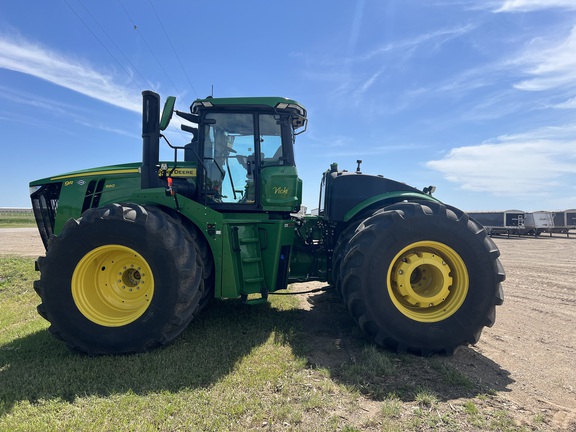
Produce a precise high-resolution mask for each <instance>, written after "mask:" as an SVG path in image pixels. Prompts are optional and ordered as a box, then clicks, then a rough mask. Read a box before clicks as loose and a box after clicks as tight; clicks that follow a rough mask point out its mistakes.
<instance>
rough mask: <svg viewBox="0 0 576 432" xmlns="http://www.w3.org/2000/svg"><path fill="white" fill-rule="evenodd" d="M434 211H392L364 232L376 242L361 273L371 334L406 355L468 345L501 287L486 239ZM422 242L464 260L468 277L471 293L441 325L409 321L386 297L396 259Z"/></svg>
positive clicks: (368, 224)
mask: <svg viewBox="0 0 576 432" xmlns="http://www.w3.org/2000/svg"><path fill="white" fill-rule="evenodd" d="M430 207H431V208H433V209H434V210H435V211H434V214H433V215H430V214H424V213H422V212H419V211H416V212H414V213H413V212H412V210H413V208H409V207H406V206H402V205H400V206H399V207H398V208H399V209H405V210H409V211H406V212H404V214H403V217H397V216H398V215H395V214H394V213H396V211H394V210H392V211H390V210H388V211H386V212H382V213H380V214H377V215H375V216H373V217H372V218H369V219H368V220H367V221H365V222H364V225H363V227H362V229H361V231H362V230H369V231H371V233H368V232H366V233H365V234H364V235H371V236H372V237H373V239H372V241H371V242H365V243H364V245H366V244H369V247H368V248H367V250H365V251H364V255H365V257H366V259H365V260H364V262H363V265H362V267H361V269H359V270H360V272H361V273H362V274H363V276H362V278H363V279H362V282H361V283H360V287H361V289H360V291H361V293H360V296H361V297H362V298H363V303H364V305H363V307H365V308H366V311H367V313H368V314H367V316H368V317H369V319H370V320H373V321H374V323H375V324H376V328H377V329H380V331H378V330H374V329H372V331H373V333H375V334H374V335H373V336H374V337H376V338H377V339H378V338H379V339H382V340H380V341H379V340H377V342H379V343H382V344H390V341H386V339H390V338H392V339H393V340H394V342H393V344H399V345H401V346H402V345H405V348H407V349H410V348H411V347H413V346H414V347H423V348H425V349H429V350H436V349H437V348H438V346H443V347H446V348H447V350H451V349H452V348H453V347H455V346H458V345H461V344H462V343H465V342H466V341H469V340H470V339H471V338H472V335H473V334H475V333H476V332H477V331H478V329H481V328H482V327H483V326H484V325H485V317H486V315H487V313H488V312H489V310H490V309H491V307H493V298H494V292H492V291H493V290H494V289H497V287H498V280H497V271H496V270H497V269H496V264H495V262H494V259H493V258H492V257H491V256H490V254H489V253H488V250H487V248H486V247H485V245H484V242H483V239H484V238H485V236H482V235H478V234H477V233H475V232H474V230H472V229H470V227H468V223H467V219H466V220H460V221H458V220H455V219H452V218H449V217H447V216H446V214H445V213H444V214H442V213H443V212H442V210H443V207H440V206H437V205H430ZM361 235H362V234H361ZM419 241H430V242H438V243H441V244H444V245H446V246H449V247H450V248H452V249H453V250H454V251H455V252H456V253H457V254H458V255H459V256H460V257H461V259H462V260H463V262H464V263H465V265H466V268H467V271H468V277H469V287H468V293H467V296H466V298H465V299H464V302H463V304H462V305H461V306H460V307H459V309H458V310H457V311H456V312H455V313H454V314H453V315H451V316H450V317H448V318H446V319H444V320H442V321H438V322H421V321H416V320H413V319H411V318H409V317H407V316H406V315H404V314H403V313H402V312H400V311H399V310H398V308H397V307H396V306H395V305H394V303H393V302H392V300H391V298H390V294H389V292H388V286H387V277H388V270H389V266H390V265H391V264H392V261H393V259H394V258H395V257H396V255H397V254H398V252H400V251H401V250H402V249H404V248H405V247H407V246H409V245H411V244H414V243H416V242H419ZM352 300H353V299H352ZM349 306H352V307H354V305H353V304H352V305H349ZM353 315H354V313H353ZM381 330H383V331H381ZM391 335H393V336H391Z"/></svg>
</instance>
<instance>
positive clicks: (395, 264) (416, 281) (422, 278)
mask: <svg viewBox="0 0 576 432" xmlns="http://www.w3.org/2000/svg"><path fill="white" fill-rule="evenodd" d="M387 281H388V282H387V288H388V295H389V296H390V299H391V301H392V303H393V304H394V306H395V307H396V308H397V309H398V310H399V311H400V312H401V313H403V314H404V315H406V316H407V317H409V318H410V319H413V320H415V321H420V322H437V321H441V320H444V319H446V318H448V317H450V316H451V315H453V314H454V313H455V312H456V311H457V310H458V309H459V308H460V306H462V303H464V300H465V299H466V296H467V294H468V284H469V280H468V270H467V269H466V264H465V263H464V261H463V260H462V258H461V257H460V255H459V254H458V253H457V252H456V251H454V250H453V249H452V248H451V247H449V246H448V245H446V244H443V243H440V242H434V241H420V242H415V243H412V244H410V245H408V246H406V247H405V248H403V249H402V250H401V251H400V252H398V254H396V256H395V257H394V259H393V260H392V262H391V264H390V266H389V267H388V274H387Z"/></svg>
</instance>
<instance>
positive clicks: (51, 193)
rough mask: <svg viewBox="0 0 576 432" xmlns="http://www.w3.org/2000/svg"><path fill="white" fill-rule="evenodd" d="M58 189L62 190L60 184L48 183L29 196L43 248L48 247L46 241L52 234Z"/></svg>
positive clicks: (58, 194) (58, 195)
mask: <svg viewBox="0 0 576 432" xmlns="http://www.w3.org/2000/svg"><path fill="white" fill-rule="evenodd" d="M60 189H62V183H50V184H46V185H44V186H42V187H41V188H40V189H38V190H37V191H36V192H34V193H33V194H32V195H31V196H30V199H31V200H32V210H33V211H34V217H35V218H36V225H37V226H38V231H40V237H42V242H43V243H44V247H45V248H47V247H48V239H49V238H50V236H51V235H53V234H54V223H55V221H56V210H57V209H58V198H59V197H60Z"/></svg>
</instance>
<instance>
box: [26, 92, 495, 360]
mask: <svg viewBox="0 0 576 432" xmlns="http://www.w3.org/2000/svg"><path fill="white" fill-rule="evenodd" d="M174 106H175V98H174V97H169V98H168V99H167V101H166V103H165V105H164V109H163V110H162V112H160V111H161V110H160V97H159V96H158V95H157V94H156V93H153V92H150V91H145V92H143V121H142V137H143V157H142V162H138V163H129V164H123V165H115V166H105V167H100V168H94V169H88V170H83V171H76V172H71V173H68V174H62V175H56V176H54V177H50V178H46V179H42V180H37V181H33V182H31V183H30V187H31V200H32V205H33V209H34V213H35V217H36V221H37V225H38V229H39V231H40V234H41V237H42V240H43V242H44V245H45V247H46V256H45V257H40V258H39V259H38V261H37V263H36V264H37V270H39V271H40V279H39V280H38V281H36V282H35V284H34V288H35V290H36V291H37V293H38V294H39V296H40V298H41V304H40V305H39V306H38V312H39V313H40V315H41V316H43V317H44V318H45V319H46V320H48V321H49V322H50V324H51V325H50V332H51V333H52V334H54V335H55V336H56V337H58V338H59V339H61V340H63V341H64V342H65V343H66V344H67V346H68V347H69V348H70V349H72V350H74V351H80V352H84V353H87V354H89V355H99V354H123V353H135V352H144V351H148V350H151V349H153V348H156V347H159V346H162V345H165V344H167V343H169V342H170V341H172V340H173V339H174V338H176V337H177V336H178V335H179V334H180V333H181V332H182V331H183V330H184V329H185V328H186V326H187V325H188V324H189V323H190V321H191V320H193V319H194V318H195V317H196V316H197V315H198V314H199V313H200V312H201V311H202V310H203V309H204V308H206V307H207V306H208V305H209V303H210V302H211V300H213V299H224V298H237V299H242V300H243V301H244V302H245V303H258V302H264V301H266V299H267V297H268V294H269V293H273V292H275V291H278V290H284V289H286V288H287V286H288V284H292V283H297V282H307V281H324V282H327V283H328V284H329V285H331V286H332V287H333V288H334V290H335V292H337V294H338V296H340V298H341V299H342V301H343V302H344V304H345V305H346V307H347V308H348V310H349V312H350V314H351V315H352V317H353V318H354V320H356V322H357V323H358V325H359V326H360V327H361V329H362V330H363V331H364V333H365V334H366V335H367V336H368V337H369V338H371V339H372V340H373V341H375V342H376V343H377V344H380V345H382V346H385V347H388V348H390V349H393V350H399V351H408V352H414V353H418V354H422V355H429V354H433V353H451V352H453V350H454V349H455V348H456V347H458V346H460V345H463V344H469V343H471V344H474V343H476V342H477V341H478V338H479V337H480V333H481V331H482V329H483V327H484V326H491V325H492V324H493V323H494V319H495V307H496V306H497V305H499V304H501V303H502V299H503V296H502V288H501V282H502V281H503V280H504V277H505V276H504V270H503V268H502V266H501V264H500V261H499V259H498V256H499V251H498V249H497V247H496V246H495V245H494V243H493V242H492V241H491V239H490V238H489V237H488V236H487V235H486V232H485V230H484V229H483V228H482V226H481V225H480V224H478V223H477V222H475V221H474V220H473V219H471V218H470V217H469V216H468V215H467V214H466V213H464V212H462V211H460V210H458V209H456V208H454V207H451V206H449V205H446V204H443V203H441V202H440V201H439V200H437V199H436V198H434V197H433V196H432V189H433V188H430V187H429V188H425V189H424V190H419V189H416V188H413V187H411V186H408V185H406V184H404V183H400V182H397V181H394V180H390V179H387V178H385V177H383V176H379V175H367V174H364V173H362V172H361V166H360V163H358V167H357V168H356V170H353V171H351V172H347V171H342V170H339V169H338V166H337V164H332V165H331V166H330V167H329V169H327V170H326V171H325V172H324V173H323V174H322V180H321V192H320V200H319V203H320V207H319V210H318V214H317V215H304V214H302V213H298V212H299V209H300V206H301V197H302V181H301V180H300V179H299V178H298V174H297V170H296V165H295V159H294V151H293V146H294V141H295V136H296V135H298V134H299V133H301V132H303V131H305V130H306V126H307V116H306V110H305V109H304V107H303V106H302V105H300V104H299V103H298V102H296V101H294V100H291V99H285V98H280V97H251V98H212V97H208V98H205V99H197V100H195V101H194V103H193V104H192V105H191V107H190V111H189V112H188V111H186V112H182V111H178V110H176V111H175V110H174ZM173 114H175V115H176V116H177V117H178V121H179V122H180V126H181V129H182V130H183V131H185V132H186V133H187V134H189V135H187V134H182V136H183V137H184V138H183V139H182V141H183V142H185V144H180V145H175V144H172V143H170V142H168V140H167V139H166V137H165V136H164V135H163V133H162V131H164V130H165V129H166V127H167V126H168V124H169V122H170V121H171V119H172V116H173ZM187 137H189V138H190V139H189V140H188V139H187ZM161 138H162V139H164V141H166V144H167V145H168V146H169V147H170V148H171V149H172V150H173V154H174V157H173V159H171V160H167V161H160V158H159V155H160V150H159V148H160V141H161ZM169 154H170V153H169ZM239 307H242V306H240V305H239Z"/></svg>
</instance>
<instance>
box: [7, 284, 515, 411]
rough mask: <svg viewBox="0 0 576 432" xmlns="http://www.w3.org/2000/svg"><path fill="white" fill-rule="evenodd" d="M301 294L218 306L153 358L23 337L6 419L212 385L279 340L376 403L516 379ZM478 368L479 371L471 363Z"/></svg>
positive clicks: (490, 387) (10, 354) (16, 346)
mask: <svg viewBox="0 0 576 432" xmlns="http://www.w3.org/2000/svg"><path fill="white" fill-rule="evenodd" d="M304 287H305V286H304ZM294 290H298V291H299V290H300V287H298V286H296V287H295V289H294ZM298 298H299V300H300V305H301V307H300V308H297V309H288V310H279V309H277V308H275V307H274V306H273V305H271V304H270V303H268V304H263V305H258V306H245V305H242V304H241V303H240V302H239V301H219V302H215V303H214V304H213V305H211V306H210V307H209V308H208V309H207V310H206V311H205V312H203V313H202V314H201V315H200V316H199V317H198V318H197V319H196V320H195V321H193V322H192V324H191V325H190V326H189V327H188V328H187V329H186V330H185V331H184V332H183V334H182V335H180V336H179V337H178V338H177V339H176V341H175V342H173V343H172V344H170V345H168V346H167V347H165V348H162V349H158V350H156V351H153V352H150V353H145V354H135V355H127V356H101V357H93V358H91V357H87V356H84V355H78V354H73V353H71V352H69V351H68V350H67V349H66V347H65V346H64V344H63V343H60V342H58V341H56V340H55V339H54V338H53V337H52V336H51V335H50V334H49V333H48V331H47V330H40V331H38V332H36V333H33V334H31V335H29V336H26V337H23V338H20V339H17V340H15V341H13V342H12V343H10V344H6V345H3V346H1V347H0V415H3V414H5V413H7V412H10V411H11V409H12V407H13V406H14V405H15V404H17V403H19V402H20V401H28V402H29V403H31V404H36V403H41V401H46V400H52V399H56V400H65V401H69V402H74V401H75V400H76V399H77V398H78V397H85V396H87V395H95V396H101V397H106V396H110V395H114V394H118V393H125V392H132V393H135V394H148V393H152V392H165V391H168V392H174V393H175V392H178V391H181V390H184V389H201V388H207V387H209V386H211V385H214V384H216V383H217V382H218V381H220V380H221V379H223V378H224V377H226V376H227V375H229V374H230V373H231V372H232V371H233V370H234V369H235V367H236V366H237V364H238V363H239V362H240V361H243V360H244V359H245V358H247V356H249V355H250V353H251V352H253V350H254V349H255V348H257V347H260V346H262V345H264V344H266V343H267V341H269V340H270V338H271V337H272V338H273V340H274V343H275V344H281V345H288V346H290V347H291V349H292V352H293V353H294V354H295V355H296V356H298V357H300V358H303V359H306V367H307V368H309V369H310V370H311V371H314V370H318V371H319V370H322V371H327V373H328V374H329V376H330V378H331V379H333V380H334V381H335V382H338V383H340V384H343V385H345V386H347V387H349V388H350V389H353V390H356V391H359V392H360V393H362V394H363V395H365V396H366V397H368V398H370V399H372V400H383V399H384V398H386V397H387V396H389V395H390V394H394V395H395V396H396V397H398V398H400V399H401V400H404V401H413V400H414V399H415V397H416V394H417V393H418V392H419V391H422V390H426V391H431V392H434V393H435V394H436V396H437V397H438V399H439V400H451V399H457V398H461V397H473V396H475V395H478V394H481V393H486V392H490V391H508V390H507V387H508V385H509V384H511V383H513V382H514V381H513V380H512V379H511V378H510V374H509V373H508V372H507V371H505V370H503V369H501V368H500V366H498V365H497V364H496V363H494V362H492V361H491V360H490V359H488V358H486V357H484V356H482V355H481V354H479V353H477V352H476V351H474V350H473V349H471V348H466V347H463V348H460V349H459V350H457V352H456V353H455V354H454V356H451V357H438V356H436V357H431V358H422V357H417V356H413V355H410V354H396V353H391V352H389V351H386V350H384V349H381V348H378V347H375V346H374V345H372V344H371V343H370V342H368V341H367V340H366V339H365V338H364V336H363V335H362V333H361V332H360V330H359V329H358V328H357V326H356V324H355V323H354V322H353V321H352V319H351V318H350V316H349V315H348V312H347V310H346V309H345V307H344V305H343V304H342V303H340V301H339V300H338V299H337V298H336V296H335V294H333V293H332V292H322V293H320V294H308V295H305V294H299V295H298ZM470 364H473V365H474V367H466V365H470ZM462 365H464V367H463V368H461V366H462ZM461 369H462V370H464V372H462V371H461ZM323 373H326V372H323Z"/></svg>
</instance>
